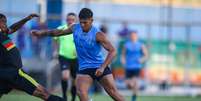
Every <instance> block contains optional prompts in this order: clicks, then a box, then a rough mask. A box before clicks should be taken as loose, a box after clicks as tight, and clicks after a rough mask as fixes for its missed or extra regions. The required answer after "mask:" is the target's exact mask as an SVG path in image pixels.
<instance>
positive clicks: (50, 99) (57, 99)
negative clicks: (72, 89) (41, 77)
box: [47, 95, 65, 101]
mask: <svg viewBox="0 0 201 101" xmlns="http://www.w3.org/2000/svg"><path fill="white" fill-rule="evenodd" d="M47 101H65V100H64V99H63V98H61V97H58V96H55V95H50V96H49V97H48V99H47Z"/></svg>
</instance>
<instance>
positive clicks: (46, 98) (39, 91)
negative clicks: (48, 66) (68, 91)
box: [33, 85, 65, 101]
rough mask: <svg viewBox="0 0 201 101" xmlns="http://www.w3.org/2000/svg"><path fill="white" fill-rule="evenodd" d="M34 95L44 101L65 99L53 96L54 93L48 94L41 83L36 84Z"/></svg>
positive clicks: (62, 100) (61, 100)
mask: <svg viewBox="0 0 201 101" xmlns="http://www.w3.org/2000/svg"><path fill="white" fill-rule="evenodd" d="M33 95H34V96H36V97H39V98H41V99H43V100H44V101H65V100H64V99H63V98H61V97H58V96H55V95H50V94H49V93H48V92H47V90H46V89H45V88H44V87H42V86H41V85H38V86H37V88H36V90H35V91H34V93H33Z"/></svg>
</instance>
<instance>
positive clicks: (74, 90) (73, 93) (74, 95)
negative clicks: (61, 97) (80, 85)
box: [71, 86, 76, 101]
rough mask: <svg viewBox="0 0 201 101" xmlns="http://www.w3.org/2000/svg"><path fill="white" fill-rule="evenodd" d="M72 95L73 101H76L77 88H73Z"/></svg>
mask: <svg viewBox="0 0 201 101" xmlns="http://www.w3.org/2000/svg"><path fill="white" fill-rule="evenodd" d="M71 95H72V100H71V101H75V98H76V87H75V86H72V87H71Z"/></svg>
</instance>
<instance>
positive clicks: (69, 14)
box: [67, 12, 76, 16]
mask: <svg viewBox="0 0 201 101" xmlns="http://www.w3.org/2000/svg"><path fill="white" fill-rule="evenodd" d="M71 15H72V16H76V14H75V13H73V12H70V13H68V14H67V16H71Z"/></svg>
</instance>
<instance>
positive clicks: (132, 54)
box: [124, 40, 143, 69]
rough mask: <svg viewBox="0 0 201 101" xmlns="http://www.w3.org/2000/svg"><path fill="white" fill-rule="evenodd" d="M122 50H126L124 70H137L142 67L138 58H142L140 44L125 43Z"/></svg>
mask: <svg viewBox="0 0 201 101" xmlns="http://www.w3.org/2000/svg"><path fill="white" fill-rule="evenodd" d="M124 48H125V49H126V52H125V57H126V64H125V68H126V69H139V68H141V67H142V64H141V63H140V61H139V60H140V58H141V57H142V56H143V52H142V43H141V42H139V41H137V42H132V41H130V40H129V41H127V42H126V43H125V45H124Z"/></svg>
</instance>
